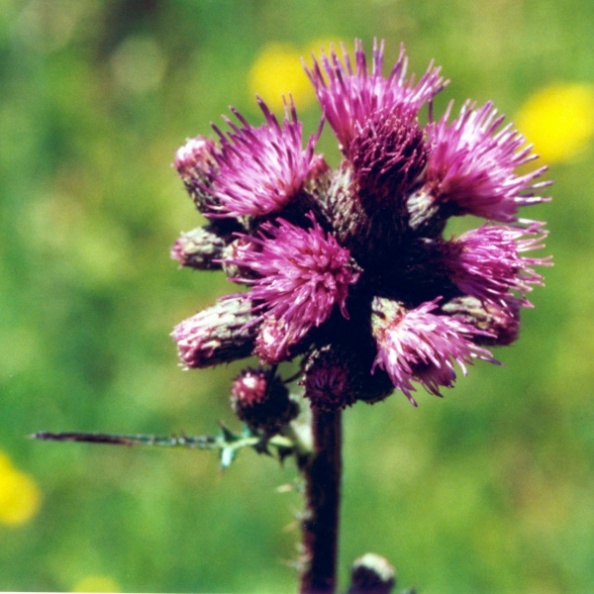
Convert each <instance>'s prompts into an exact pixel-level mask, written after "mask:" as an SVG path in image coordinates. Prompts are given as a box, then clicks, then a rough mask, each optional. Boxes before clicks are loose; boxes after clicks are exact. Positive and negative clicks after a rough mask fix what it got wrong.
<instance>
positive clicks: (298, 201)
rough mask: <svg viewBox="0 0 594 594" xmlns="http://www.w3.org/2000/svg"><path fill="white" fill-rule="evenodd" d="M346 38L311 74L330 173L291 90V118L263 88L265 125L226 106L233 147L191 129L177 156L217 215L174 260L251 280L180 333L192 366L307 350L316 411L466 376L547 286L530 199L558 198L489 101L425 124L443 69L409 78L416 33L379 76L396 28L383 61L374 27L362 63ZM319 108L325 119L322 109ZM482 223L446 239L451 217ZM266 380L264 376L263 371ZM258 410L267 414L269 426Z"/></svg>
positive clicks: (434, 390) (506, 338)
mask: <svg viewBox="0 0 594 594" xmlns="http://www.w3.org/2000/svg"><path fill="white" fill-rule="evenodd" d="M341 47H342V57H339V55H338V54H337V53H336V52H334V50H331V52H330V54H329V57H328V56H326V55H323V56H322V57H321V59H320V61H315V60H314V65H313V68H312V69H311V70H308V71H307V73H308V75H309V77H310V79H311V81H312V83H313V85H314V87H315V90H316V93H317V96H318V99H319V102H320V104H321V107H322V110H323V113H324V118H325V119H326V120H328V122H329V124H330V126H331V127H332V129H333V130H334V133H335V134H336V136H337V138H338V141H339V145H340V146H339V148H340V150H341V151H342V161H341V163H340V164H339V165H338V167H336V168H334V169H331V168H330V167H329V166H328V164H327V163H326V161H325V160H324V158H323V157H322V156H321V155H319V154H315V153H314V144H315V142H316V141H317V138H318V136H319V133H320V129H319V130H318V132H317V133H316V134H315V135H313V136H311V137H310V138H309V140H308V142H307V144H306V146H305V148H303V146H302V127H301V123H300V122H299V121H298V120H297V116H296V113H295V108H294V106H293V104H292V103H291V104H289V105H287V106H286V108H285V118H284V120H283V122H282V124H280V123H279V122H278V121H277V119H276V118H275V117H274V116H273V115H272V114H271V113H270V111H269V110H268V108H267V107H266V105H265V104H264V103H263V102H262V101H259V103H260V107H261V109H262V111H263V113H264V118H265V122H264V124H263V125H261V126H260V127H253V126H251V125H250V124H249V123H248V122H247V120H246V119H245V118H243V116H241V115H240V114H239V113H238V112H237V111H233V113H234V114H235V115H236V117H237V119H238V120H239V123H238V124H234V123H232V122H231V121H229V120H228V119H227V120H226V121H227V123H228V124H229V126H230V128H231V131H230V132H228V133H227V134H226V135H225V134H223V133H222V132H221V131H220V130H219V129H218V128H216V127H214V129H215V131H216V132H217V134H218V136H219V141H220V146H219V147H218V148H217V147H216V145H215V144H214V143H213V142H212V141H210V142H208V141H206V140H204V139H201V138H199V139H195V140H194V141H190V143H189V144H188V145H186V146H185V147H184V148H183V149H182V150H181V151H180V152H178V156H177V157H176V168H177V169H178V171H179V172H180V175H181V177H182V179H183V180H184V183H185V184H186V188H187V189H188V192H189V193H190V195H191V196H192V198H193V199H194V202H195V203H196V206H197V207H198V210H199V211H200V212H201V213H203V214H205V215H206V216H208V217H210V218H211V219H212V220H211V223H210V225H208V226H207V227H205V228H204V229H202V230H194V231H192V232H190V233H189V234H184V235H183V236H182V237H181V238H180V239H179V240H178V242H177V243H176V245H175V246H174V249H173V256H174V257H175V259H177V260H178V261H179V262H181V263H182V264H183V265H185V266H191V267H195V268H203V269H222V271H223V272H224V273H225V274H226V275H227V277H228V278H229V279H230V280H232V281H233V282H236V283H242V284H245V285H247V286H248V287H249V290H248V292H247V293H242V294H241V295H235V296H232V297H230V298H228V299H224V300H220V301H219V302H218V303H217V304H216V305H215V306H214V307H213V308H209V309H207V310H205V311H204V312H202V313H199V314H197V315H196V316H194V317H193V318H190V319H189V320H186V321H185V322H182V324H180V325H179V326H178V327H177V328H176V329H175V331H174V338H175V340H176V341H177V342H178V348H179V352H180V358H181V359H182V362H183V363H184V365H185V366H187V367H202V366H206V365H214V364H217V363H220V362H224V361H229V360H232V359H235V358H239V357H246V356H249V355H256V356H258V357H260V359H261V360H262V362H263V363H266V364H269V365H272V366H276V365H277V364H280V363H282V362H283V361H289V360H291V359H293V358H294V357H297V356H302V357H303V358H302V364H301V369H302V372H303V379H302V381H301V385H302V386H304V387H305V391H306V394H305V395H306V397H307V398H308V399H309V402H310V404H311V406H312V407H315V408H318V409H325V410H328V409H334V408H344V407H346V406H349V405H351V404H353V403H354V402H356V401H358V400H363V401H367V402H376V401H378V400H382V399H383V398H385V397H386V396H387V395H388V393H389V392H390V390H391V389H392V388H396V389H398V390H400V391H402V392H403V393H404V394H405V395H406V396H407V397H408V398H409V400H410V401H411V402H413V403H414V404H416V403H415V401H414V399H413V397H412V395H411V394H412V392H413V391H414V390H415V383H418V384H420V385H422V386H424V387H425V388H426V389H427V391H428V392H429V393H431V394H435V395H438V396H440V395H441V394H440V390H441V389H442V388H444V387H451V386H452V385H453V383H454V381H455V379H456V367H457V366H458V367H460V368H461V369H462V372H463V373H466V365H468V364H470V363H472V362H474V361H475V360H476V359H481V360H484V361H488V362H495V361H494V359H493V357H492V355H491V353H490V352H489V351H488V350H486V348H485V347H490V346H497V345H507V344H510V343H511V342H513V341H514V340H516V338H517V337H518V333H519V325H520V309H521V308H522V307H526V306H528V305H530V303H529V302H528V300H527V297H526V294H527V293H529V292H530V291H531V290H532V288H533V287H534V286H538V285H541V284H542V277H541V276H540V275H539V274H538V273H537V272H536V271H535V268H536V267H538V266H547V265H549V264H551V261H550V259H549V258H546V257H544V258H537V257H533V256H527V255H525V254H526V252H532V251H534V250H537V249H541V248H542V247H543V242H544V239H545V237H546V232H545V231H544V228H543V225H542V224H541V223H537V222H531V221H528V220H526V219H518V210H519V208H520V207H523V206H530V205H533V204H538V203H541V202H544V201H546V200H548V199H547V198H543V197H539V196H537V195H536V194H537V193H538V191H539V190H541V189H542V188H544V187H546V186H547V185H548V182H542V181H537V178H538V177H539V176H540V175H541V174H542V173H543V171H544V170H545V168H544V167H541V168H538V169H535V170H533V171H527V170H526V171H527V172H525V173H519V172H518V168H519V167H524V166H525V165H527V164H528V163H530V162H531V161H532V160H533V159H535V158H536V156H535V155H533V154H532V152H531V147H530V146H527V145H526V144H525V140H524V138H523V137H522V136H521V135H520V134H519V133H518V132H517V131H515V130H514V129H513V128H512V126H511V125H509V124H508V125H506V126H502V122H503V116H500V115H499V114H498V112H497V111H496V110H495V109H494V107H493V105H492V103H490V102H489V103H486V104H485V105H483V106H482V107H479V108H477V107H475V105H474V104H473V103H470V102H466V103H465V104H464V106H463V107H462V109H461V112H460V114H459V115H458V116H457V117H456V118H454V119H451V118H450V115H451V112H452V104H450V105H449V107H448V108H447V110H446V113H445V115H444V116H443V117H442V118H441V119H438V120H434V119H433V115H432V109H431V106H429V112H430V113H429V123H428V124H427V125H425V126H422V125H421V124H420V123H419V118H418V115H419V110H420V108H421V107H422V106H423V105H424V104H427V103H429V104H430V102H431V100H432V98H433V97H434V96H435V95H436V94H437V93H438V92H439V91H440V90H441V89H442V88H443V87H444V85H445V84H446V81H445V80H444V78H443V77H442V76H441V74H440V69H439V68H436V67H434V65H433V62H431V63H430V65H429V67H428V69H427V70H426V72H425V74H424V75H423V76H422V77H421V78H420V79H419V80H418V82H416V81H415V78H414V76H411V77H407V75H406V70H407V57H406V54H405V51H404V48H403V47H402V48H401V50H400V55H399V57H398V60H397V61H396V64H395V65H394V67H393V69H392V71H391V72H390V74H389V75H388V76H387V77H385V76H383V74H382V67H383V56H384V54H383V52H384V45H383V42H381V43H379V42H377V41H374V46H373V56H372V60H371V66H370V67H368V64H367V58H366V55H365V52H364V51H363V46H362V43H361V41H359V40H356V41H355V54H354V60H353V62H351V58H350V57H349V55H348V54H347V52H346V50H345V49H344V46H341ZM324 118H322V119H324ZM464 214H470V215H475V216H480V217H483V218H486V219H489V220H492V221H499V222H500V224H498V225H496V224H491V223H489V224H485V225H483V226H482V227H480V228H478V229H475V230H472V231H468V232H466V233H464V234H463V235H462V236H460V237H458V238H452V239H450V240H446V239H445V238H444V237H443V230H444V228H445V225H446V223H447V220H448V218H450V217H452V216H455V215H464ZM250 377H251V376H250ZM256 424H257V423H256Z"/></svg>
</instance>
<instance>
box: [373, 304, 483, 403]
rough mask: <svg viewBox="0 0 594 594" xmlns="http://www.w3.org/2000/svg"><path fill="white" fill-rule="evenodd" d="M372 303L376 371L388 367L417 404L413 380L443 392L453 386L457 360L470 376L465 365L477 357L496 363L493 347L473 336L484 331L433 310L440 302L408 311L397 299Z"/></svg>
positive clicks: (394, 381) (389, 372) (399, 387)
mask: <svg viewBox="0 0 594 594" xmlns="http://www.w3.org/2000/svg"><path fill="white" fill-rule="evenodd" d="M372 307H373V314H372V332H373V335H374V337H375V339H376V341H377V347H378V351H377V357H376V359H375V361H374V364H373V369H374V368H375V367H376V366H379V367H380V368H381V369H383V370H384V371H386V373H387V374H388V375H389V376H390V378H391V379H392V382H393V383H394V386H395V387H396V388H397V389H399V390H400V391H402V392H404V394H406V396H407V398H408V399H409V400H410V401H411V402H412V403H413V404H414V405H416V401H415V399H414V398H413V397H412V395H411V392H412V391H414V389H415V388H414V386H413V384H412V381H417V382H420V383H421V384H422V385H423V386H424V387H425V388H426V389H427V390H428V391H429V392H430V393H431V394H435V395H436V396H441V393H440V391H439V388H440V387H441V386H443V387H446V388H449V387H451V386H452V385H453V383H454V380H455V379H456V371H455V367H454V363H457V364H458V365H459V366H460V368H461V369H462V372H463V373H464V374H466V367H465V364H469V363H472V362H473V360H474V359H477V358H479V359H484V360H486V361H491V362H493V361H494V360H493V357H492V356H491V353H489V351H487V350H486V349H484V348H482V347H479V346H477V345H476V344H475V343H474V342H473V340H472V339H473V336H474V335H476V334H484V333H483V332H480V331H478V330H476V329H475V328H473V327H472V326H469V325H467V324H465V323H463V322H461V321H459V320H457V319H455V318H452V317H448V316H444V315H438V314H437V313H435V310H436V309H437V300H435V301H429V302H427V303H422V304H421V305H419V306H418V307H416V308H414V309H410V310H407V309H406V308H405V307H404V306H403V305H402V304H400V303H398V302H395V301H391V300H388V299H384V298H375V299H374V302H373V306H372Z"/></svg>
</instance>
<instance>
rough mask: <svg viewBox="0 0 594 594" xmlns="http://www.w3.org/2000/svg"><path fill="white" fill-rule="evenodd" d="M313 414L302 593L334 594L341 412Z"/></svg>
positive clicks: (304, 520)
mask: <svg viewBox="0 0 594 594" xmlns="http://www.w3.org/2000/svg"><path fill="white" fill-rule="evenodd" d="M312 413H313V414H312V431H313V445H314V452H313V455H312V457H311V461H310V463H309V464H307V465H306V466H305V468H304V470H303V473H304V476H305V482H306V491H305V497H306V507H305V513H304V516H303V520H302V530H303V558H302V563H303V565H302V567H303V569H302V573H301V585H300V594H333V593H334V592H336V566H337V560H338V525H339V507H340V483H341V476H342V450H341V446H342V428H341V411H331V412H327V411H321V410H317V409H313V411H312Z"/></svg>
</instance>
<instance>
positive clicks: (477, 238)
mask: <svg viewBox="0 0 594 594" xmlns="http://www.w3.org/2000/svg"><path fill="white" fill-rule="evenodd" d="M545 235H546V234H545V233H544V232H542V231H541V229H540V225H533V226H532V227H531V228H529V229H522V228H518V227H504V226H501V225H483V226H482V227H480V228H478V229H473V230H471V231H468V232H466V233H464V235H462V236H461V237H459V238H458V239H454V240H452V241H450V242H448V243H445V244H444V246H443V247H444V249H443V261H444V264H445V266H446V267H447V268H448V270H449V272H450V278H451V279H452V281H453V282H454V284H455V285H456V286H457V287H458V288H459V289H460V291H462V293H464V294H466V295H470V296H472V297H477V298H479V299H480V300H482V301H489V302H492V303H499V304H502V305H505V304H506V303H507V302H508V301H509V300H510V299H511V300H514V299H517V298H518V297H519V298H520V300H521V301H522V302H523V303H525V304H528V302H527V301H526V299H525V294H526V293H528V292H529V291H531V290H532V286H533V285H542V276H540V275H539V274H538V273H537V272H536V271H535V270H534V269H533V268H532V266H546V265H548V264H550V259H549V258H526V257H523V256H521V255H520V254H521V253H522V252H527V251H531V250H535V249H540V248H542V247H543V246H542V241H543V239H544V237H545Z"/></svg>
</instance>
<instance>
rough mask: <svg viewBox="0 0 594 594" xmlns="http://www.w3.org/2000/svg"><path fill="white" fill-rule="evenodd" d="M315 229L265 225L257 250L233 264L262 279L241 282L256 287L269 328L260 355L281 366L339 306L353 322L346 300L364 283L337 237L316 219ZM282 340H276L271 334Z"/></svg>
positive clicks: (257, 307)
mask: <svg viewBox="0 0 594 594" xmlns="http://www.w3.org/2000/svg"><path fill="white" fill-rule="evenodd" d="M310 220H311V223H312V226H311V228H309V229H303V228H300V227H296V226H294V225H292V224H291V223H288V222H287V221H285V220H283V219H277V221H276V222H275V223H274V224H273V223H264V224H263V225H262V226H261V231H260V233H259V235H258V236H257V237H252V238H251V241H252V243H253V249H252V250H244V251H243V252H242V253H241V254H240V255H239V257H238V258H237V259H235V260H233V262H232V263H234V264H237V265H239V266H240V267H243V268H247V269H249V270H251V271H252V272H254V273H255V274H256V275H257V277H256V278H244V279H241V280H243V281H244V282H246V283H247V284H250V285H252V289H251V291H250V296H251V299H252V301H253V303H254V310H255V311H258V312H260V315H261V316H262V318H263V319H264V321H265V322H266V321H267V320H270V321H269V322H268V324H265V326H264V327H263V329H262V333H263V334H264V336H262V338H261V339H260V341H259V343H258V354H260V356H261V357H262V358H263V359H265V360H267V361H269V362H277V361H278V360H280V359H282V358H284V357H286V355H287V353H288V352H289V348H290V347H291V346H292V345H295V344H296V343H298V342H299V340H300V339H301V338H302V337H303V336H305V334H306V333H307V332H308V331H309V330H310V329H311V328H313V327H317V326H320V325H321V324H322V323H323V322H325V321H326V320H327V319H328V318H329V317H330V314H331V313H332V311H333V309H334V306H335V305H336V306H337V307H338V309H339V311H340V313H341V314H342V315H343V316H344V317H345V318H348V312H347V310H346V299H347V296H348V290H349V285H352V284H354V283H355V282H356V281H357V279H358V278H359V272H358V271H357V270H356V267H355V266H354V263H353V262H352V261H351V259H350V253H349V251H348V250H346V249H345V248H343V247H341V246H340V245H339V244H338V242H337V241H336V239H334V237H333V236H332V235H328V234H326V233H324V231H323V230H322V228H321V226H320V225H319V224H318V223H317V222H316V221H315V219H313V217H312V218H311V219H310ZM279 328H282V332H280V334H282V335H281V336H278V337H276V336H275V340H274V341H270V340H268V339H267V336H266V335H267V334H268V333H270V332H273V334H275V335H276V334H277V333H278V331H279Z"/></svg>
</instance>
